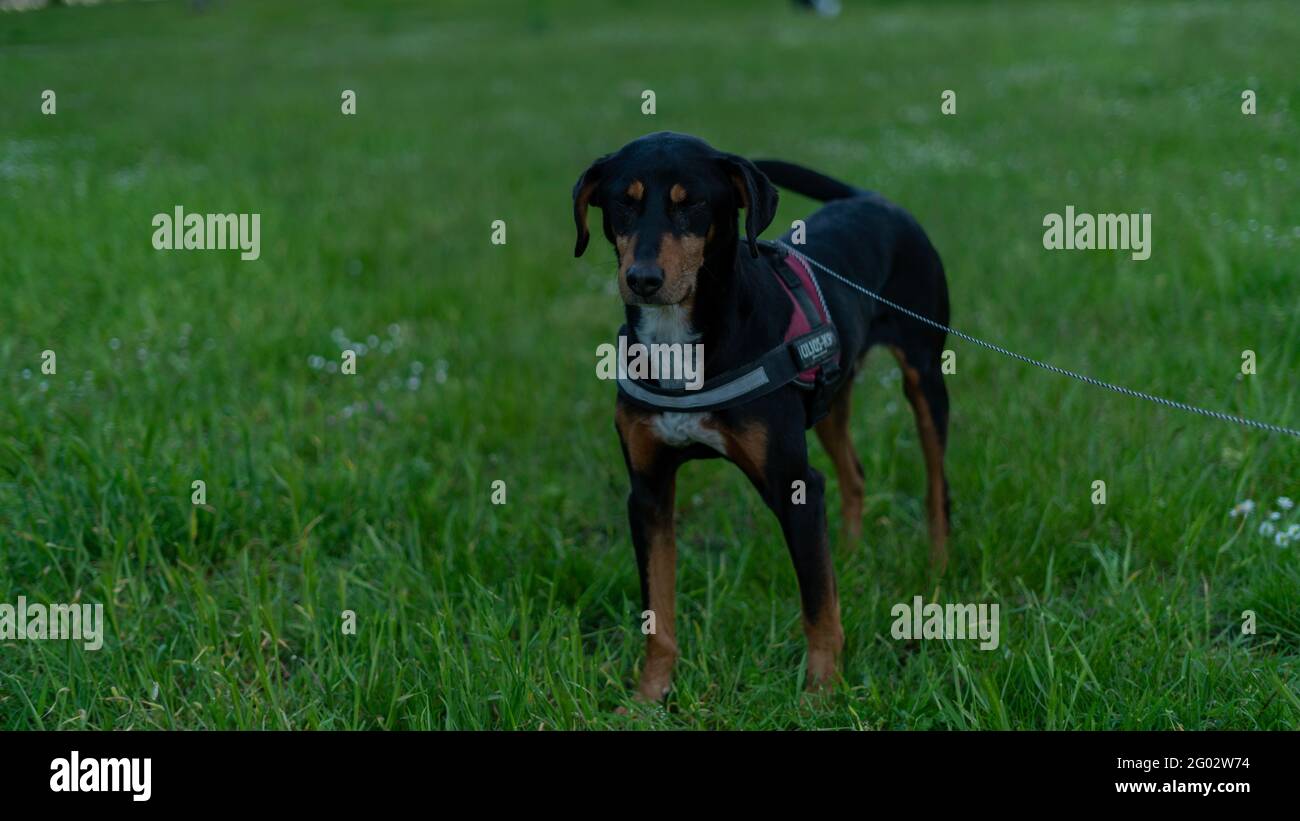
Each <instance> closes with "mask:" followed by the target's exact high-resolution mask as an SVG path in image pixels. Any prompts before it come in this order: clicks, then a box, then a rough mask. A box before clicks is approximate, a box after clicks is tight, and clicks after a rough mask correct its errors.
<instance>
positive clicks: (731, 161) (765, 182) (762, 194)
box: [718, 154, 778, 257]
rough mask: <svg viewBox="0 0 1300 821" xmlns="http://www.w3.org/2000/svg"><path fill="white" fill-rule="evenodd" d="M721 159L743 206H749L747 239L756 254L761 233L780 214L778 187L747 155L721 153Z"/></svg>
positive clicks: (719, 159) (747, 209) (746, 226)
mask: <svg viewBox="0 0 1300 821" xmlns="http://www.w3.org/2000/svg"><path fill="white" fill-rule="evenodd" d="M718 161H719V162H720V163H722V167H723V169H724V170H725V171H726V172H727V176H729V177H731V182H732V184H733V185H735V186H736V194H737V196H739V198H740V204H741V207H743V208H744V209H745V239H746V241H748V242H749V253H750V254H751V255H752V256H755V257H756V256H758V235H759V234H761V233H763V231H764V229H766V228H767V226H769V225H771V224H772V219H773V218H774V217H775V216H776V203H777V199H778V194H777V191H776V186H774V185H772V181H771V180H769V179H768V178H767V175H766V174H764V173H763V172H762V171H759V170H758V166H756V165H754V164H753V163H752V162H750V161H749V160H747V159H745V158H744V157H738V156H736V155H735V154H719V155H718Z"/></svg>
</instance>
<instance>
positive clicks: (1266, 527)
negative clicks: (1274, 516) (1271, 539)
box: [1259, 522, 1277, 536]
mask: <svg viewBox="0 0 1300 821" xmlns="http://www.w3.org/2000/svg"><path fill="white" fill-rule="evenodd" d="M1276 532H1277V527H1275V526H1274V525H1273V523H1272V522H1263V523H1261V524H1260V526H1259V535H1261V536H1272V535H1273V534H1274V533H1276Z"/></svg>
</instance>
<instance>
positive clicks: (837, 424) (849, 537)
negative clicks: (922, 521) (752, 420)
mask: <svg viewBox="0 0 1300 821" xmlns="http://www.w3.org/2000/svg"><path fill="white" fill-rule="evenodd" d="M852 404H853V380H852V379H851V378H850V379H847V380H845V383H844V387H843V388H841V389H840V393H839V395H838V396H836V397H835V399H834V401H832V402H831V407H830V413H828V414H827V415H826V418H825V419H823V420H822V421H820V422H818V423H817V425H816V428H815V429H816V431H817V438H818V439H819V440H821V443H822V447H823V448H825V449H826V453H827V454H828V455H829V456H830V457H831V464H833V465H834V466H835V478H836V481H837V482H838V483H839V486H840V515H841V517H842V518H843V520H844V535H845V539H844V543H845V545H846V546H847V547H848V548H849V549H850V550H851V549H853V547H855V546H856V545H857V542H858V540H859V539H860V538H861V537H862V506H863V498H864V495H865V493H866V476H865V474H864V472H863V470H862V463H861V462H860V461H858V455H857V453H855V452H854V450H853V435H852V433H851V432H850V431H849V419H850V416H849V408H850V406H851V405H852Z"/></svg>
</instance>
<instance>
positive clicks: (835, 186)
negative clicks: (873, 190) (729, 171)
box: [754, 160, 866, 202]
mask: <svg viewBox="0 0 1300 821" xmlns="http://www.w3.org/2000/svg"><path fill="white" fill-rule="evenodd" d="M754 165H756V166H758V169H759V170H760V171H762V172H763V173H764V174H766V175H767V178H768V179H769V180H771V181H772V182H773V183H775V184H776V185H777V186H779V187H781V188H785V189H787V190H789V191H793V192H795V193H796V194H802V195H804V196H805V197H809V198H811V199H814V200H817V201H819V202H830V201H831V200H843V199H848V198H849V197H856V196H858V195H860V194H865V193H866V192H865V191H863V190H862V189H860V188H854V187H853V186H851V185H848V184H847V183H842V182H840V181H839V180H835V179H831V178H830V177H828V176H826V175H825V174H818V173H817V172H816V171H813V170H812V169H809V168H804V167H803V166H802V165H795V164H794V163H792V162H784V161H782V160H754Z"/></svg>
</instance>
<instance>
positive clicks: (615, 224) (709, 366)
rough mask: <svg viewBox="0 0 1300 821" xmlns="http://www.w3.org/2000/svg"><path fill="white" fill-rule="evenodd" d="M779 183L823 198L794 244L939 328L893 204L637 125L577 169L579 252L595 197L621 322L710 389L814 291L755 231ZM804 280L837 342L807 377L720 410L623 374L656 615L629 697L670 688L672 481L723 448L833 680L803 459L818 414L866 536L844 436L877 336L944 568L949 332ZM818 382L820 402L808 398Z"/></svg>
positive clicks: (622, 408)
mask: <svg viewBox="0 0 1300 821" xmlns="http://www.w3.org/2000/svg"><path fill="white" fill-rule="evenodd" d="M776 186H780V187H782V188H785V189H788V190H790V191H794V192H796V193H799V194H802V195H804V196H807V197H810V198H812V199H814V200H818V201H820V202H822V203H824V204H823V206H822V207H821V208H820V209H819V210H817V211H816V212H815V213H813V214H812V215H810V216H809V217H808V218H807V219H806V220H805V228H806V236H805V237H802V239H804V240H805V242H803V244H802V245H798V246H796V247H797V248H798V250H799V251H800V252H801V253H802V254H804V255H806V256H807V257H808V258H809V259H811V260H814V261H816V262H819V263H821V264H822V265H825V266H826V267H827V268H829V269H830V270H832V271H835V272H836V273H838V274H840V275H842V276H844V277H846V278H848V279H849V280H852V281H853V282H856V283H858V284H860V285H861V286H863V287H865V288H868V289H870V290H871V291H873V292H875V293H877V294H880V295H881V296H883V297H885V298H886V299H889V300H891V301H893V302H895V303H897V304H899V305H901V306H904V307H906V308H908V309H910V310H912V311H914V312H916V313H918V314H920V315H921V316H925V317H928V318H930V319H932V320H934V321H936V322H938V323H941V324H943V325H947V324H948V312H949V311H948V288H947V279H946V277H945V275H944V270H943V264H942V262H941V260H940V259H939V254H938V253H937V252H936V251H935V249H934V247H933V246H932V245H931V244H930V241H929V239H928V238H927V236H926V234H925V232H924V231H923V230H922V228H921V226H920V225H919V224H918V222H917V221H916V220H915V219H914V218H913V217H912V216H911V215H910V214H908V213H907V212H906V211H904V210H903V209H902V208H900V207H898V206H897V205H894V204H893V203H890V202H889V201H887V200H886V199H884V198H883V197H881V196H879V195H878V194H875V193H871V192H868V191H864V190H861V189H858V188H854V187H852V186H850V185H847V184H845V183H842V182H839V181H837V180H834V179H832V178H830V177H827V176H824V175H822V174H819V173H817V172H815V171H811V170H809V169H806V168H803V167H800V166H798V165H794V164H792V163H787V162H781V161H775V160H758V161H750V160H748V159H745V158H743V157H740V156H738V155H735V154H728V153H724V152H721V151H718V150H716V149H714V148H713V147H712V146H710V145H709V144H708V143H706V142H705V141H703V140H701V139H699V138H696V137H692V136H689V135H685V134H677V133H673V132H659V133H654V134H649V135H646V136H644V137H641V138H639V139H636V140H633V141H632V142H630V143H628V144H627V145H625V146H623V148H621V149H619V150H618V151H616V152H614V153H612V154H608V155H606V156H603V157H601V158H599V159H598V160H596V161H595V162H594V163H592V165H591V166H590V167H589V168H588V169H587V170H586V171H584V172H583V173H582V175H581V176H580V177H579V178H578V181H577V183H576V185H575V186H574V188H573V218H574V223H575V226H576V230H577V244H576V246H575V248H574V255H575V256H582V254H583V251H584V250H585V249H586V247H587V245H588V242H589V239H590V233H589V230H588V227H587V212H588V209H589V208H590V207H591V206H596V207H597V208H599V209H600V211H601V216H602V224H603V228H604V233H605V237H606V239H608V240H609V242H610V243H611V244H612V245H613V248H614V256H615V259H616V262H617V266H618V290H619V293H620V295H621V296H622V299H623V302H624V303H625V310H626V320H627V326H626V327H627V328H628V329H632V330H633V331H634V332H635V334H636V337H637V339H638V341H640V342H643V343H651V342H661V343H674V342H676V343H699V344H702V345H703V352H704V374H705V377H706V382H705V386H706V387H707V386H708V385H709V382H708V378H709V377H711V376H712V377H718V378H720V375H722V374H729V373H735V372H744V371H745V369H746V368H748V367H749V365H750V364H751V363H754V362H756V361H759V360H763V361H767V362H769V363H771V362H776V361H777V359H779V358H780V356H782V355H783V354H776V358H772V357H773V352H774V351H776V350H777V349H778V348H780V347H781V344H782V342H783V339H784V338H785V336H784V335H785V333H786V331H787V329H788V328H789V327H790V326H791V323H792V317H795V316H796V314H797V313H798V312H799V310H800V309H799V307H798V305H799V302H798V301H797V300H796V299H794V298H793V296H792V294H794V293H795V292H796V291H800V292H803V294H802V296H800V299H804V298H805V297H811V296H813V294H812V293H808V291H809V289H807V288H806V287H805V288H802V289H800V288H798V287H797V286H798V283H797V281H796V279H795V278H793V277H791V275H790V273H789V271H788V270H787V269H786V268H783V267H782V266H783V265H786V264H787V263H788V261H789V259H790V256H793V255H790V256H786V257H783V256H782V255H780V254H778V253H776V252H775V251H774V250H773V249H772V248H771V247H769V246H766V245H763V244H762V243H761V241H760V240H759V239H758V237H759V235H760V234H761V233H762V232H763V230H764V229H765V228H767V227H768V225H769V224H770V223H771V221H772V219H773V217H774V216H775V214H776V208H777V201H778V193H777V187H776ZM741 210H743V211H744V212H745V219H744V235H743V237H742V236H741V234H740V230H739V228H738V219H739V216H740V211H741ZM792 240H795V241H796V242H797V241H798V240H797V239H795V237H794V234H793V231H792V232H787V233H786V234H785V235H783V237H782V241H783V242H785V243H790V242H791V241H792ZM811 290H812V291H813V292H816V291H820V297H819V299H820V302H821V303H822V307H820V308H819V311H823V312H825V313H828V314H829V324H830V325H832V326H833V331H834V334H835V336H836V337H837V343H838V344H837V355H838V358H837V362H836V363H832V362H829V361H826V360H821V365H822V369H821V372H820V373H819V374H818V376H817V377H816V380H815V382H814V384H813V385H811V386H810V385H809V384H808V382H807V381H803V382H800V381H798V380H794V381H789V382H786V383H784V384H781V385H778V386H775V387H773V386H772V385H771V384H770V383H769V384H768V385H767V386H765V388H764V389H763V391H762V392H760V393H751V394H746V395H745V396H743V397H742V399H741V401H740V404H735V403H734V401H733V402H732V404H730V405H726V403H720V404H723V405H725V406H724V407H721V408H720V409H716V410H709V411H707V412H704V411H691V410H680V411H679V410H664V409H662V407H660V406H658V405H656V402H660V401H664V402H668V401H670V400H671V401H673V402H689V401H690V399H689V397H684V395H683V394H681V392H680V391H678V392H674V391H662V392H661V393H660V394H656V395H650V394H647V393H646V392H644V391H642V390H640V389H639V388H638V389H637V394H636V395H637V396H640V397H641V398H642V399H645V398H647V397H649V401H648V402H646V401H637V400H636V398H635V397H634V396H633V395H630V394H629V393H626V392H625V391H624V390H622V388H620V392H619V397H618V402H617V404H616V408H615V414H614V421H615V429H616V430H617V432H618V437H619V441H620V443H621V446H622V451H623V458H624V461H625V463H626V466H627V472H628V477H629V479H630V482H631V491H630V493H629V495H628V505H627V506H628V520H629V524H630V526H631V533H632V543H633V545H634V547H635V549H636V561H637V569H638V571H639V574H640V579H641V598H642V604H643V608H644V609H646V610H649V611H652V612H653V613H654V614H655V630H654V631H653V632H652V633H651V634H649V635H648V636H647V639H646V648H645V659H644V663H643V667H642V670H641V676H640V682H639V684H638V687H637V691H636V694H635V695H636V698H637V699H638V700H642V701H658V700H660V699H662V698H663V697H664V696H665V695H666V694H667V692H668V690H669V687H670V684H671V677H672V669H673V665H674V663H675V662H676V660H677V657H678V646H677V638H676V625H675V590H674V588H675V582H676V562H677V545H676V540H675V536H674V525H673V509H674V486H675V477H676V474H677V470H678V468H679V467H681V465H682V464H684V463H686V462H688V461H691V460H693V459H709V458H718V457H722V458H726V459H728V460H730V461H731V462H733V463H734V464H735V465H736V466H737V467H739V468H740V469H741V471H743V472H744V474H745V476H746V477H748V478H749V481H750V482H751V483H752V484H753V485H754V487H755V489H756V490H757V491H758V492H759V494H761V496H762V497H763V500H764V502H765V503H766V504H767V506H768V507H769V508H770V509H771V510H772V512H773V513H774V514H775V515H776V517H777V519H778V521H779V522H780V525H781V530H782V533H783V534H784V536H785V541H786V545H787V547H788V549H789V551H790V557H791V559H792V560H793V563H794V569H795V574H796V577H797V578H798V583H799V593H800V599H801V605H802V615H803V625H804V632H805V636H806V639H807V646H808V654H807V671H806V687H807V688H808V689H809V690H811V691H819V690H823V689H825V688H826V687H828V686H829V685H830V684H832V683H833V681H834V680H835V678H836V676H837V669H838V664H839V656H840V652H841V650H842V648H843V644H844V631H843V628H842V627H841V624H840V607H839V597H838V595H837V592H836V587H835V573H834V568H833V566H832V563H831V554H830V548H829V542H828V536H827V523H826V511H825V498H824V488H825V483H824V481H823V479H822V477H821V475H820V474H819V473H818V472H817V471H816V470H814V469H813V468H812V467H811V466H810V465H809V461H808V449H807V441H806V439H805V432H806V430H807V429H808V428H809V427H815V429H816V431H817V437H818V438H819V439H820V440H821V443H822V445H823V446H824V447H825V449H826V452H827V453H828V454H829V455H830V459H831V462H832V463H833V465H834V467H835V473H836V477H837V479H838V482H839V488H840V496H841V500H842V505H841V507H842V512H843V519H844V532H845V534H846V536H847V538H849V539H850V540H856V539H857V538H859V537H860V536H861V532H862V515H863V493H864V488H865V476H864V473H863V470H862V465H861V463H860V462H859V461H858V458H857V456H856V454H855V453H854V450H853V445H852V441H851V437H850V432H849V409H850V401H851V397H852V390H851V388H852V384H853V377H854V374H855V372H856V371H857V369H858V368H860V367H861V364H862V360H863V358H864V357H865V355H866V353H867V351H868V350H869V349H871V348H872V347H874V346H876V345H884V346H886V347H888V348H889V349H890V350H891V351H892V353H893V354H894V356H895V357H896V358H897V360H898V363H899V366H900V368H901V370H902V374H903V389H904V392H905V394H906V396H907V399H908V401H909V403H910V404H911V407H912V410H913V412H914V415H915V417H916V425H917V429H918V431H919V436H920V441H921V448H922V451H923V454H924V458H925V466H926V473H927V492H926V512H927V519H928V525H929V531H930V541H931V548H930V559H931V565H932V567H933V568H934V569H935V570H936V571H937V572H942V570H943V568H944V566H945V565H946V562H947V548H946V543H947V538H948V535H949V498H948V483H947V479H946V478H945V475H944V451H945V448H946V446H947V438H948V393H947V388H946V387H945V385H944V380H943V374H942V371H941V357H942V352H943V346H944V340H945V336H946V335H945V333H944V332H942V331H938V330H936V329H934V328H932V327H930V326H927V325H925V324H923V323H921V322H918V321H916V320H915V319H913V318H910V317H908V316H906V315H904V314H902V313H900V312H898V311H896V310H893V309H892V308H889V307H887V306H885V305H883V304H881V303H880V302H878V301H876V300H875V299H872V298H870V297H868V296H866V295H864V294H861V293H859V292H857V291H856V290H854V289H852V288H850V287H848V286H847V285H845V284H843V283H841V282H839V281H837V280H835V279H833V278H830V277H821V278H820V280H819V281H814V285H813V288H812V289H811ZM810 301H811V300H810ZM803 304H804V305H807V302H805V303H803ZM804 313H805V314H806V313H807V310H806V309H805V310H804ZM812 321H813V323H816V322H817V317H815V316H814V317H812ZM822 327H825V326H822ZM765 355H767V357H768V358H767V359H765V360H764V359H763V358H764V356H765ZM791 355H792V356H794V357H795V358H796V359H797V358H798V356H797V355H796V354H795V353H793V352H792V354H791ZM805 364H807V363H806V362H796V363H795V364H794V365H790V366H788V367H787V368H786V370H787V371H789V370H790V368H794V369H798V368H800V367H802V366H803V365H805ZM787 378H788V374H787ZM630 389H631V388H629V390H630ZM732 393H734V391H732ZM814 393H815V394H817V395H818V396H819V397H820V407H818V403H816V402H810V400H809V397H810V395H812V394H814ZM655 396H663V397H666V398H665V399H662V400H661V399H656V398H654V397H655ZM670 407H678V406H676V405H670ZM800 490H802V491H803V494H802V495H801V494H800Z"/></svg>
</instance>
